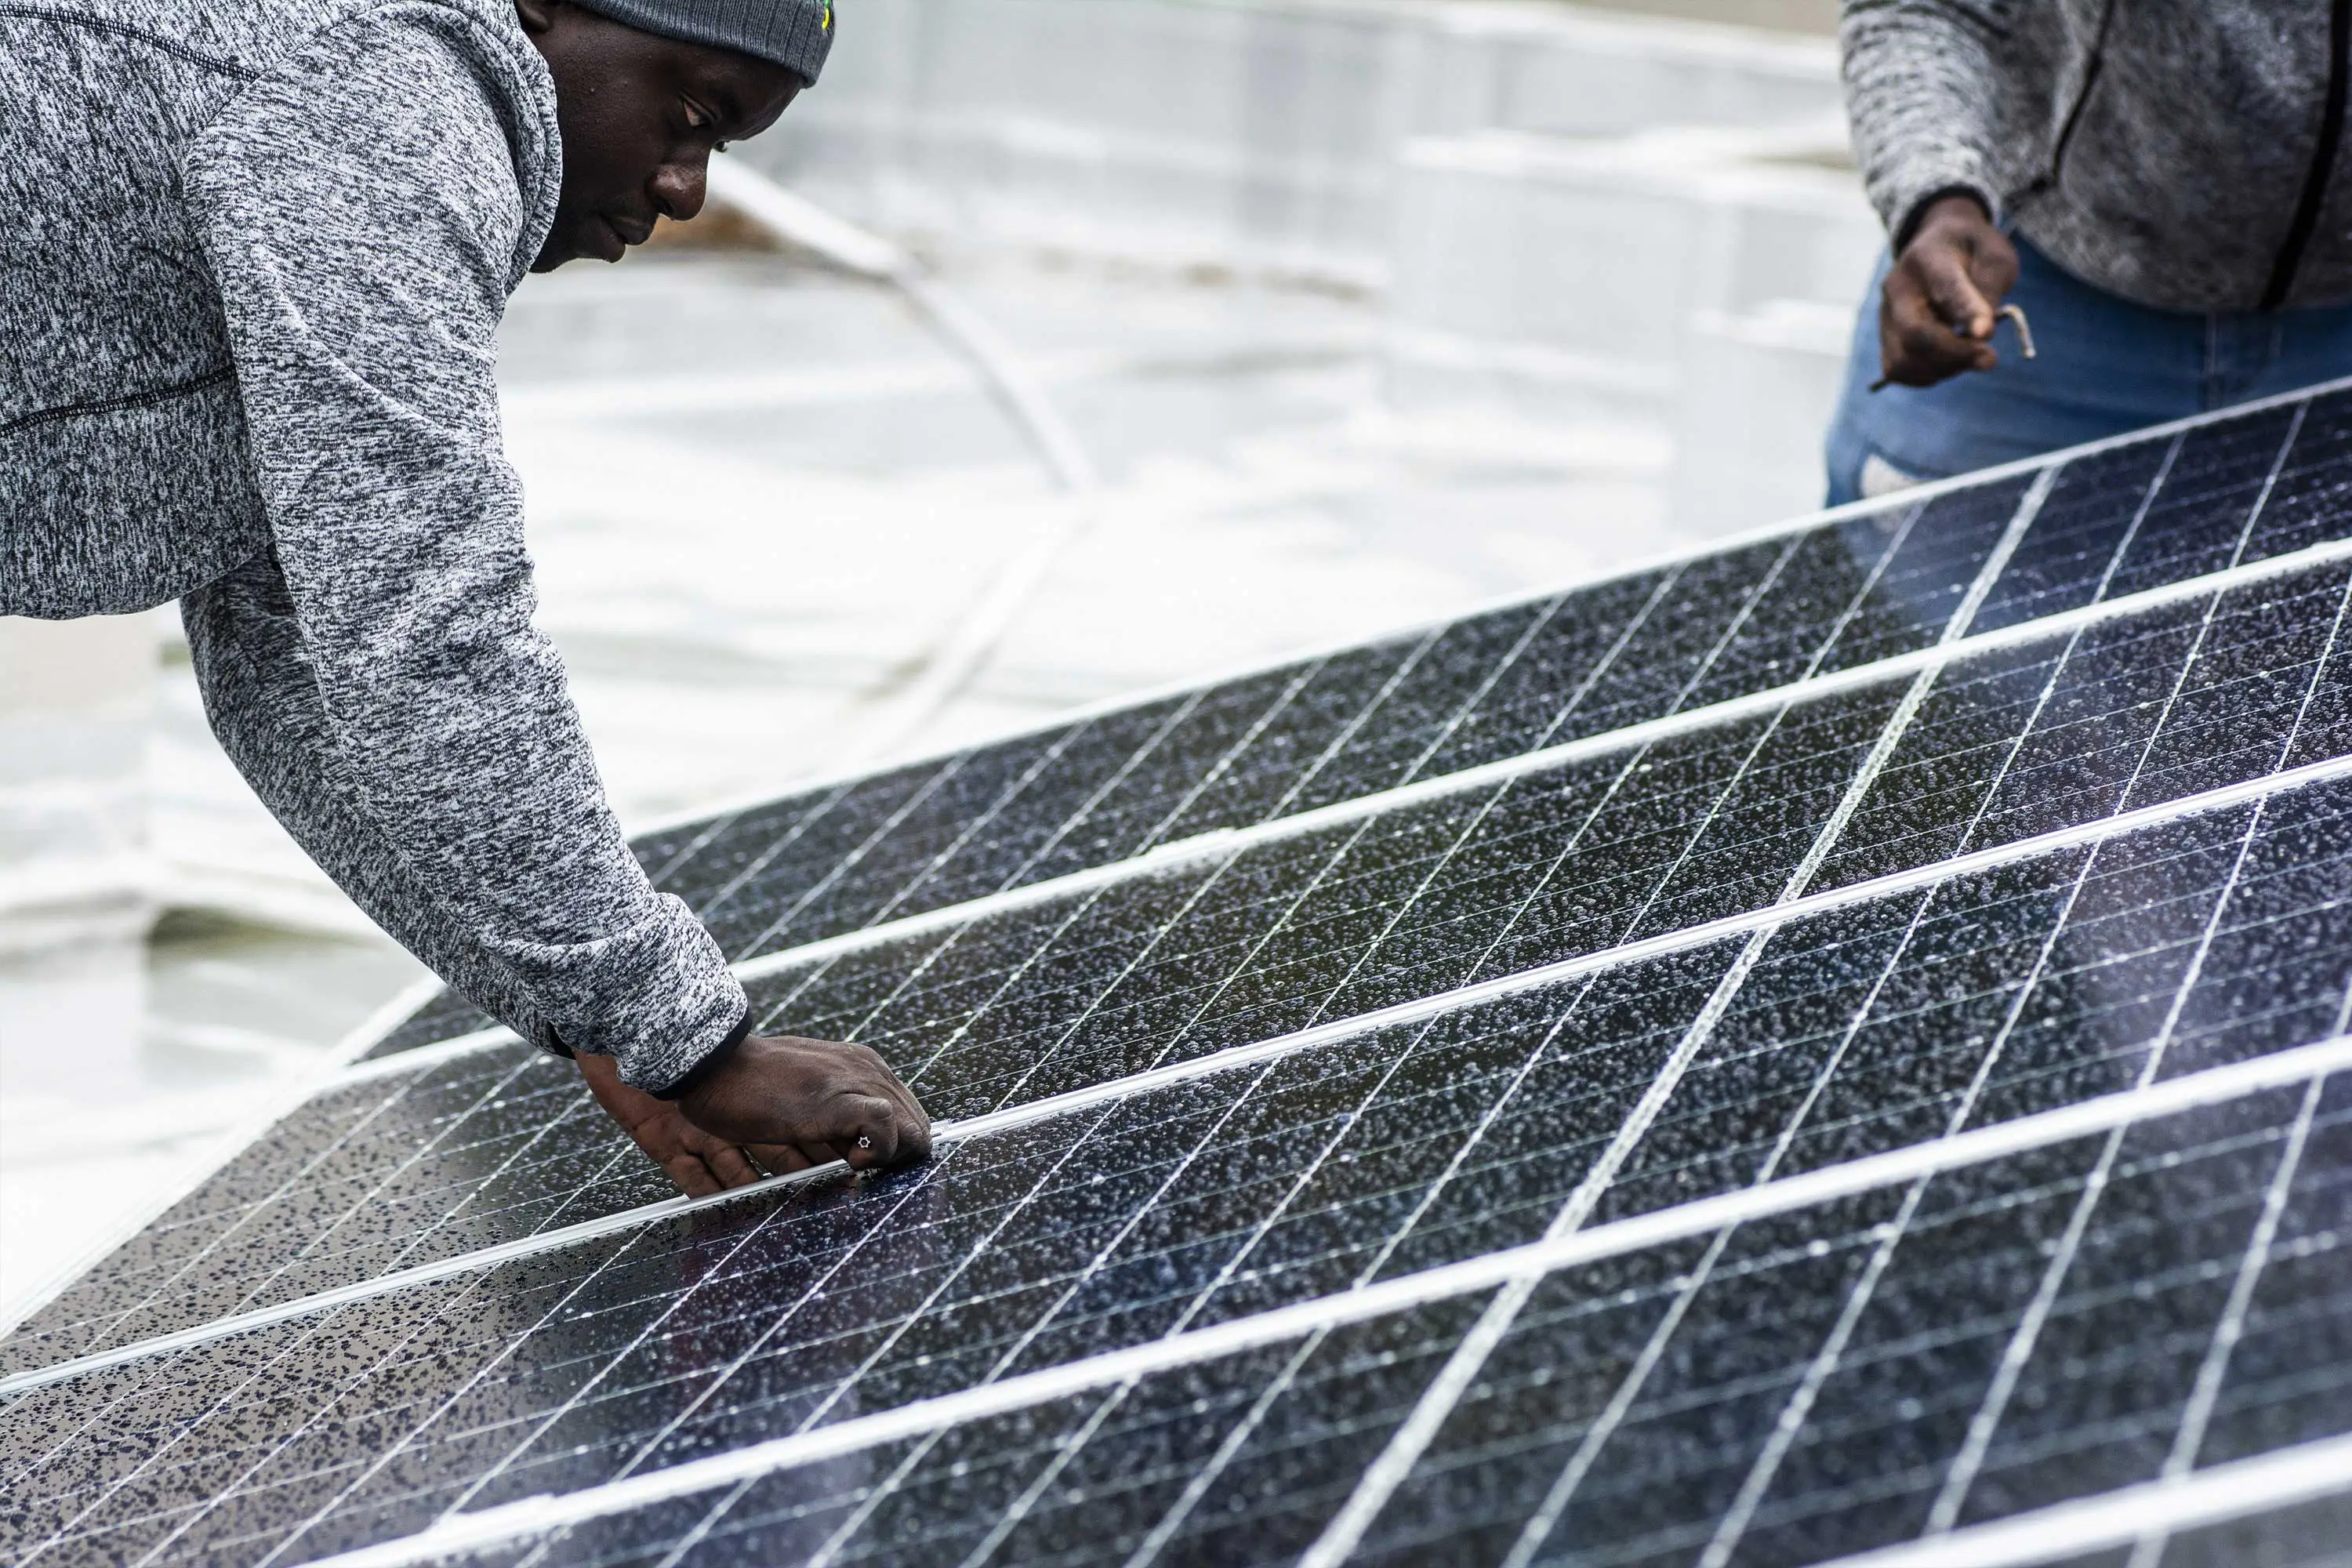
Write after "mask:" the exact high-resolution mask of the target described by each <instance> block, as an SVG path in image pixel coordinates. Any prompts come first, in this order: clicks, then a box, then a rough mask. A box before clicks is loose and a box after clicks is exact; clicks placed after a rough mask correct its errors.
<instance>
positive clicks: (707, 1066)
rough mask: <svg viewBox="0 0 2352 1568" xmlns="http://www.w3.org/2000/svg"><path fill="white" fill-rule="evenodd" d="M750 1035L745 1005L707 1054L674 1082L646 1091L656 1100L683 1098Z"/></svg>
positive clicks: (748, 1009) (748, 1018)
mask: <svg viewBox="0 0 2352 1568" xmlns="http://www.w3.org/2000/svg"><path fill="white" fill-rule="evenodd" d="M749 1038H751V1008H750V1007H748V1006H747V1007H745V1008H744V1009H743V1017H742V1020H741V1021H740V1022H739V1023H738V1024H737V1025H736V1026H734V1027H733V1028H731V1029H730V1030H728V1031H727V1037H726V1038H725V1039H723V1040H721V1041H719V1043H718V1044H717V1045H715V1046H713V1047H710V1051H709V1055H707V1056H705V1057H704V1058H702V1059H701V1060H700V1061H698V1062H697V1063H695V1064H694V1065H693V1066H692V1067H690V1068H687V1069H686V1071H685V1072H684V1073H682V1074H680V1075H679V1077H678V1078H677V1080H676V1081H675V1082H673V1083H671V1084H670V1085H668V1086H667V1088H664V1089H647V1090H646V1093H647V1094H650V1095H652V1096H653V1097H654V1098H655V1099H656V1100H670V1101H673V1102H675V1101H677V1100H683V1099H684V1098H686V1096H687V1095H688V1093H689V1092H691V1091H692V1090H694V1089H699V1088H700V1087H701V1086H702V1084H703V1082H704V1081H705V1080H706V1079H709V1077H710V1075H711V1074H713V1073H715V1072H717V1071H718V1070H719V1068H721V1067H723V1066H725V1065H726V1063H727V1059H728V1058H730V1057H732V1056H733V1055H734V1054H735V1050H736V1047H739V1046H740V1045H741V1044H742V1043H743V1042H744V1041H745V1040H747V1039H749Z"/></svg>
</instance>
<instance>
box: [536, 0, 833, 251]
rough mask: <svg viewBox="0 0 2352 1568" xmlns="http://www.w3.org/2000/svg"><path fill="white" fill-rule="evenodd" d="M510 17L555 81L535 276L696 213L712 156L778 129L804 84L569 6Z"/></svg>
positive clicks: (620, 247)
mask: <svg viewBox="0 0 2352 1568" xmlns="http://www.w3.org/2000/svg"><path fill="white" fill-rule="evenodd" d="M515 12H516V14H517V15H518V16H520V17H521V19H522V25H523V28H524V30H525V31H526V32H528V33H529V34H530V38H531V41H532V42H533V43H535V44H537V45H538V46H539V52H540V53H541V55H543V56H545V57H546V58H547V66H548V69H549V71H550V72H551V73H552V74H553V76H554V78H555V118H556V123H557V124H558V125H559V126H560V127H561V128H562V132H563V195H562V199H561V200H560V201H559V202H558V204H557V205H556V209H555V226H554V227H553V228H552V229H551V230H550V231H549V232H548V236H547V244H546V245H545V246H544V247H542V248H541V250H540V253H539V259H538V260H537V261H536V262H534V263H532V266H531V269H532V270H533V271H535V272H545V271H548V270H550V269H551V268H557V267H561V266H562V265H563V264H564V263H565V262H567V261H570V260H572V259H573V258H577V257H583V256H594V257H601V258H603V259H604V260H606V261H618V260H619V259H620V258H621V257H622V254H623V252H624V250H625V247H628V246H632V245H642V244H644V243H645V239H646V236H647V235H649V234H651V233H653V229H654V220H655V219H656V217H669V218H676V219H680V220H683V219H686V218H690V217H692V216H694V215H695V214H696V213H698V212H700V211H701V210H702V181H703V171H704V170H705V168H706V167H708V165H709V162H710V153H711V150H712V149H713V148H715V147H720V146H724V145H725V144H726V143H728V142H732V141H740V140H741V139H742V138H744V137H747V136H756V135H758V134H759V133H760V132H762V131H765V130H766V129H767V128H768V127H769V126H771V125H773V124H774V123H775V122H776V116H778V115H780V114H782V112H783V111H784V107H785V105H787V104H789V103H791V102H792V100H793V98H794V96H796V95H797V94H798V93H799V92H800V89H801V87H802V82H801V79H800V77H799V76H798V75H796V74H795V73H793V71H791V70H789V69H787V68H784V67H782V66H780V65H772V64H771V63H769V62H768V61H766V60H761V59H754V58H751V56H749V55H742V54H738V53H736V52H735V51H734V50H732V49H721V48H715V47H710V46H709V45H704V44H687V43H680V42H678V41H677V40H676V39H674V38H665V37H657V36H656V35H655V34H652V33H641V32H639V31H637V30H636V29H635V28H634V27H628V26H623V25H622V24H620V23H618V22H614V21H612V20H610V19H608V18H606V17H604V16H598V15H596V14H595V13H594V12H593V11H586V10H583V9H582V8H581V7H580V6H578V5H573V4H571V3H570V0H515Z"/></svg>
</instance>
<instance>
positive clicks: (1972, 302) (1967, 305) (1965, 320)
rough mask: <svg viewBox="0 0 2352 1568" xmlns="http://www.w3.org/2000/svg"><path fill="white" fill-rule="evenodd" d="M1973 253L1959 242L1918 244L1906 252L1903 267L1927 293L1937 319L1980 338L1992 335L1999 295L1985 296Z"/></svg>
mask: <svg viewBox="0 0 2352 1568" xmlns="http://www.w3.org/2000/svg"><path fill="white" fill-rule="evenodd" d="M1975 254H1976V253H1975V251H1974V249H1973V248H1972V247H1970V248H1964V247H1960V246H1958V245H1917V246H1914V247H1912V248H1911V249H1910V250H1909V251H1908V252H1906V254H1905V256H1904V265H1903V268H1902V271H1903V272H1904V274H1905V275H1906V277H1907V278H1908V279H1911V280H1913V281H1915V282H1916V284H1917V285H1918V287H1919V290H1920V292H1921V293H1922V294H1924V295H1926V296H1927V304H1928V307H1929V309H1930V310H1932V311H1933V313H1934V316H1935V319H1936V320H1937V321H1939V322H1941V323H1942V324H1943V325H1944V326H1946V327H1948V328H1949V329H1950V330H1951V331H1953V332H1954V333H1956V334H1957V335H1958V336H1960V337H1963V338H1973V339H1976V340H1978V341H1979V342H1981V341H1982V340H1984V339H1986V338H1989V337H1990V336H1992V325H1993V321H1994V315H1993V312H1994V310H1995V309H1996V307H1997V306H1998V304H1999V301H2000V296H1999V295H1995V296H1993V297H1992V298H1991V299H1987V298H1986V297H1985V290H1984V289H1983V288H1982V287H1981V286H1980V285H1979V283H1978V281H1977V277H1976V270H1975V266H1974V260H1975Z"/></svg>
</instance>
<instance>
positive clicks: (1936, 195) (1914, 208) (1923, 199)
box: [1891, 184, 2000, 256]
mask: <svg viewBox="0 0 2352 1568" xmlns="http://www.w3.org/2000/svg"><path fill="white" fill-rule="evenodd" d="M1946 196H1966V197H1968V198H1969V200H1971V201H1973V202H1975V203H1976V204H1977V205H1979V206H1980V207H1982V208H1983V209H1984V215H1985V221H1986V222H1987V223H1994V224H1997V223H1999V222H2000V206H1999V205H1997V204H1995V202H1994V201H1993V199H1992V197H1991V196H1990V195H1987V194H1986V193H1985V192H1984V191H1983V190H1982V189H1981V188H1979V186H1976V185H1972V184H1943V185H1937V186H1935V187H1934V188H1933V189H1931V190H1929V191H1928V192H1927V195H1923V196H1919V197H1917V198H1916V199H1915V200H1913V202H1912V203H1911V205H1909V206H1908V207H1906V209H1905V210H1904V213H1903V221H1902V222H1900V223H1898V224H1896V225H1895V228H1894V231H1893V234H1892V236H1891V237H1892V239H1893V242H1894V245H1893V248H1894V253H1895V255H1897V256H1900V255H1902V254H1903V251H1904V247H1906V246H1908V245H1909V244H1910V243H1911V241H1912V240H1913V239H1914V238H1915V237H1916V236H1917V235H1918V232H1919V225H1920V223H1921V222H1922V221H1923V220H1924V219H1925V218H1926V217H1927V209H1928V208H1929V207H1932V206H1934V205H1936V204H1937V202H1940V201H1942V200H1943V199H1944V198H1945V197H1946Z"/></svg>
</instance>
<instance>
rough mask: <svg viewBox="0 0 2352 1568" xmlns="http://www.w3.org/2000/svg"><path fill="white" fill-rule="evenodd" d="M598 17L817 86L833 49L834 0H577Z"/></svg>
mask: <svg viewBox="0 0 2352 1568" xmlns="http://www.w3.org/2000/svg"><path fill="white" fill-rule="evenodd" d="M578 3H579V4H580V5H584V6H586V7H587V8H588V9H589V10H591V11H593V12H596V13H597V14H598V15H600V16H610V17H611V18H613V20H614V21H615V22H621V23H625V24H626V25H627V26H632V27H635V28H637V29H639V30H640V31H643V32H647V33H659V34H660V35H661V36H662V37H666V38H683V39H685V40H686V41H687V42H688V43H689V44H715V45H717V46H718V47H720V48H722V49H736V50H740V52H742V53H744V54H747V55H751V56H754V57H756V58H760V59H763V60H773V61H775V63H776V64H778V65H780V66H783V67H786V68H789V69H791V70H793V71H797V72H798V73H799V74H800V76H801V77H802V79H804V80H806V81H807V82H809V83H810V84H811V85H812V86H814V84H815V82H816V79H817V73H818V72H820V71H822V70H824V58H825V56H826V55H827V54H829V53H831V52H832V49H833V0H578Z"/></svg>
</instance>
